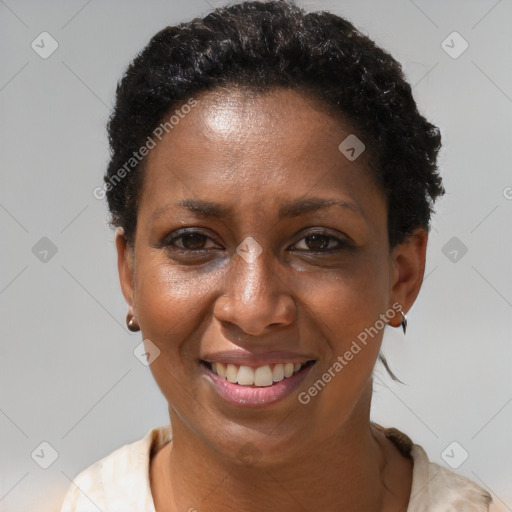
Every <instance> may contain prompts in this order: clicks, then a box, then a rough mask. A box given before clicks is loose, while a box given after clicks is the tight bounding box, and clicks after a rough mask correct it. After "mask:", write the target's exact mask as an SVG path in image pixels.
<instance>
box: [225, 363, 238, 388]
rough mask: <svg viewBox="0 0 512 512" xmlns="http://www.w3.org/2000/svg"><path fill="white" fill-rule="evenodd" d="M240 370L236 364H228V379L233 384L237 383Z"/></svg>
mask: <svg viewBox="0 0 512 512" xmlns="http://www.w3.org/2000/svg"><path fill="white" fill-rule="evenodd" d="M237 375H238V368H237V367H236V366H235V365H234V364H228V366H227V368H226V379H227V380H228V381H229V382H232V383H233V384H235V383H236V378H237Z"/></svg>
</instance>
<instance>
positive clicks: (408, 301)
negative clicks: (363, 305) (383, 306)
mask: <svg viewBox="0 0 512 512" xmlns="http://www.w3.org/2000/svg"><path fill="white" fill-rule="evenodd" d="M427 241H428V232H427V231H426V230H425V229H424V228H418V229H416V230H415V231H414V232H413V233H412V234H411V235H409V236H408V237H407V238H406V239H405V240H404V241H403V242H402V243H400V244H398V245H397V246H396V247H395V248H394V249H393V250H392V258H393V262H392V265H393V270H392V281H391V300H392V303H393V304H394V303H395V302H398V303H399V304H400V305H401V306H402V310H403V312H404V313H407V311H409V309H411V307H412V305H413V304H414V301H415V300H416V297H417V296H418V293H419V291H420V288H421V284H422V283H423V275H424V273H425V256H426V252H427ZM390 306H391V305H390ZM401 321H402V317H401V315H395V316H394V318H393V319H392V320H390V322H389V323H390V324H391V325H393V326H394V327H399V326H400V322H401Z"/></svg>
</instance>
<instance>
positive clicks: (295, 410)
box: [117, 90, 426, 459]
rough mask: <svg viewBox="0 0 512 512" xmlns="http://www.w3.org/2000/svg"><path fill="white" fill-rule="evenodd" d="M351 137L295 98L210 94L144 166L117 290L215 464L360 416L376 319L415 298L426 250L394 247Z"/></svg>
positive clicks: (175, 416)
mask: <svg viewBox="0 0 512 512" xmlns="http://www.w3.org/2000/svg"><path fill="white" fill-rule="evenodd" d="M351 133H353V132H352V131H351V128H350V126H348V125H346V124H344V123H343V122H342V121H341V120H339V119H335V118H333V117H331V116H330V115H329V114H328V113H327V112H326V111H325V109H324V108H322V106H321V105H319V104H316V103H313V102H312V101H310V100H308V99H307V98H305V97H303V96H302V95H300V94H299V93H296V92H292V91H289V90H280V91H274V92H272V93H267V94H265V95H260V96H253V97H250V96H248V95H247V94H243V93H242V92H239V91H238V92H237V91H230V92H213V93H211V92H210V93H207V94H204V95H202V96H199V97H197V106H195V107H194V108H192V109H191V111H190V113H188V114H187V115H186V116H183V118H181V119H180V121H179V123H178V124H177V125H175V126H174V128H173V129H172V130H171V131H169V133H168V134H166V135H165V136H164V137H163V138H162V140H161V141H160V142H159V143H158V144H157V146H156V147H155V148H154V149H153V150H152V151H151V152H150V154H149V155H148V159H147V162H146V169H145V182H144V186H143V190H142V193H141V197H140V203H139V210H138V217H137V219H138V220H137V230H136V242H135V244H134V247H133V248H131V247H130V246H127V245H126V243H125V241H124V238H123V237H122V236H121V235H118V239H117V244H118V251H119V268H120V276H121V284H122V287H123V292H124V295H125V297H126V299H127V301H128V303H129V305H130V306H131V307H132V308H133V312H134V314H135V317H136V319H137V321H138V323H139V324H140V326H141V330H142V334H143V338H144V339H145V340H151V344H154V345H149V346H150V347H153V346H156V347H158V350H159V351H160V353H159V356H158V357H157V358H156V359H155V360H154V362H153V363H152V364H151V371H152V373H153V375H154V377H155V379H156V382H157V383H158V385H159V387H160V389H161V390H162V392H163V394H164V396H165V397H166V399H167V401H168V403H169V411H170V416H171V423H172V424H173V427H176V428H175V431H179V432H187V433H188V435H191V436H194V437H195V438H196V439H197V440H198V442H202V443H205V444H206V445H208V446H209V447H211V448H213V449H215V450H217V451H219V452H222V453H223V454H224V455H228V456H236V455H237V454H239V453H240V451H242V452H243V449H244V446H247V443H248V442H250V443H251V444H252V445H254V446H256V447H257V449H258V450H259V452H260V454H261V456H265V457H267V458H269V459H271V458H272V457H273V456H274V455H275V454H276V453H277V455H275V456H277V457H280V458H282V457H283V456H286V453H290V454H291V453H293V452H294V450H296V449H297V447H299V446H302V449H303V448H304V443H306V444H307V443H310V444H311V446H313V445H315V444H318V443H320V442H322V441H325V440H326V439H327V438H329V437H330V436H332V435H333V434H334V433H335V432H336V431H337V429H340V428H341V427H342V426H343V425H345V424H347V423H348V422H357V421H358V420H359V419H360V418H363V417H365V414H367V407H368V405H369V397H370V395H371V375H372V370H373V367H374V364H375V361H376V358H377V356H378V353H379V348H380V343H381V339H382V334H383V329H382V327H383V321H384V320H386V321H387V320H389V321H390V323H392V324H393V325H398V324H399V322H400V315H399V314H398V313H397V311H396V308H393V307H392V305H393V303H395V302H396V301H399V302H400V303H401V304H402V305H404V310H407V309H406V307H407V305H408V303H409V305H410V303H411V300H414V298H415V294H416V293H417V290H418V289H419V284H418V283H419V281H418V279H417V275H419V274H420V273H421V274H422V273H423V269H422V264H421V259H422V258H421V254H420V253H421V251H422V250H423V257H424V247H423V249H422V248H421V247H420V246H418V244H416V245H415V246H414V247H415V248H413V249H411V250H409V252H407V251H408V249H407V247H409V246H407V247H406V246H404V247H405V249H404V250H400V249H397V251H398V252H397V251H390V248H389V245H388V232H387V205H386V198H385V196H384V194H383V193H382V191H381V190H379V188H378V187H377V186H376V184H375V180H374V178H373V176H372V173H371V171H370V170H369V169H368V168H367V165H366V159H365V156H366V155H365V153H363V154H362V155H361V156H360V157H359V158H357V159H356V160H354V161H350V160H349V159H347V158H346V157H345V156H344V154H342V153H341V152H340V150H339V149H338V146H339V145H340V143H341V142H342V141H343V140H344V139H345V138H346V137H347V136H348V135H349V134H351ZM423 241H424V242H425V241H426V238H424V239H423ZM418 247H419V249H418ZM400 251H401V252H400ZM418 254H419V255H420V256H419V257H418V256H417V255H418ZM408 255H413V256H411V257H410V258H409V257H408ZM415 258H416V259H415ZM401 265H402V267H401ZM400 268H404V269H406V270H405V271H404V272H405V273H402V277H401V274H400ZM407 269H408V270H407ZM411 269H412V270H411ZM411 275H412V276H413V277H414V276H415V279H412V278H411ZM420 277H421V276H420ZM411 279H412V281H414V283H416V284H414V283H412V281H411ZM420 281H421V279H420ZM404 283H405V284H404ZM390 311H391V312H392V314H391V313H389V312H390ZM386 315H387V316H386ZM372 328H373V330H371V329H372ZM365 330H366V331H365ZM368 330H370V332H371V333H374V334H373V336H369V335H368ZM375 331H378V332H377V333H376V334H375ZM364 332H366V333H367V336H366V343H363V341H362V339H363V338H364V335H362V333H364ZM354 342H355V343H356V345H354ZM356 346H357V347H359V350H358V349H357V348H356ZM149 350H150V351H151V350H153V349H152V348H149ZM349 353H351V354H352V357H350V355H349ZM340 358H341V359H340ZM336 363H338V364H336ZM290 364H292V365H293V366H290ZM241 367H246V368H242V369H240V368H241ZM219 373H220V375H219ZM226 373H227V376H226V375H224V374H226ZM290 373H291V375H290ZM283 374H285V375H287V376H284V375H283ZM230 380H231V381H233V380H235V381H236V380H238V381H239V383H237V382H230ZM251 381H252V382H253V384H252V385H251V384H250V383H251ZM326 381H327V382H326ZM315 383H316V384H315ZM322 383H323V385H322ZM244 384H245V385H244ZM315 390H316V392H315ZM178 425H179V426H178ZM304 432H307V433H308V436H307V439H305V438H304ZM277 448H278V451H277V452H276V449H277Z"/></svg>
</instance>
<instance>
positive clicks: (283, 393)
mask: <svg viewBox="0 0 512 512" xmlns="http://www.w3.org/2000/svg"><path fill="white" fill-rule="evenodd" d="M313 366H314V364H312V365H310V366H307V367H306V368H304V369H302V370H300V371H299V372H297V373H295V374H294V375H292V376H291V377H287V378H284V379H283V380H282V381H280V382H274V384H272V386H263V387H256V386H239V385H238V384H233V383H232V382H229V381H227V380H226V379H223V378H222V377H219V376H218V375H217V374H216V373H214V372H212V371H211V370H210V369H209V368H207V367H205V366H204V365H201V368H202V369H203V371H204V372H205V373H206V375H207V376H208V377H209V379H210V381H211V382H212V383H213V385H214V387H215V390H216V391H217V393H218V394H219V395H220V396H221V397H222V398H223V399H224V400H225V401H226V402H229V403H231V404H233V405H237V406H242V407H261V406H265V405H269V404H273V403H276V402H278V401H279V400H282V399H283V398H285V397H287V396H289V395H291V394H292V393H293V391H295V390H296V389H297V388H298V387H299V386H300V385H301V383H302V382H303V381H304V379H305V378H306V377H307V375H308V374H309V371H310V370H311V368H313Z"/></svg>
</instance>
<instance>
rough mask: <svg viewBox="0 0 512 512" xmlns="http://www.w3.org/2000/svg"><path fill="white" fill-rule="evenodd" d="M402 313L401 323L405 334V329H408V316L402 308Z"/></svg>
mask: <svg viewBox="0 0 512 512" xmlns="http://www.w3.org/2000/svg"><path fill="white" fill-rule="evenodd" d="M400 313H401V314H402V323H401V324H400V325H401V326H402V329H403V331H404V334H405V331H406V330H407V317H406V316H405V313H404V312H403V311H402V310H400Z"/></svg>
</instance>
